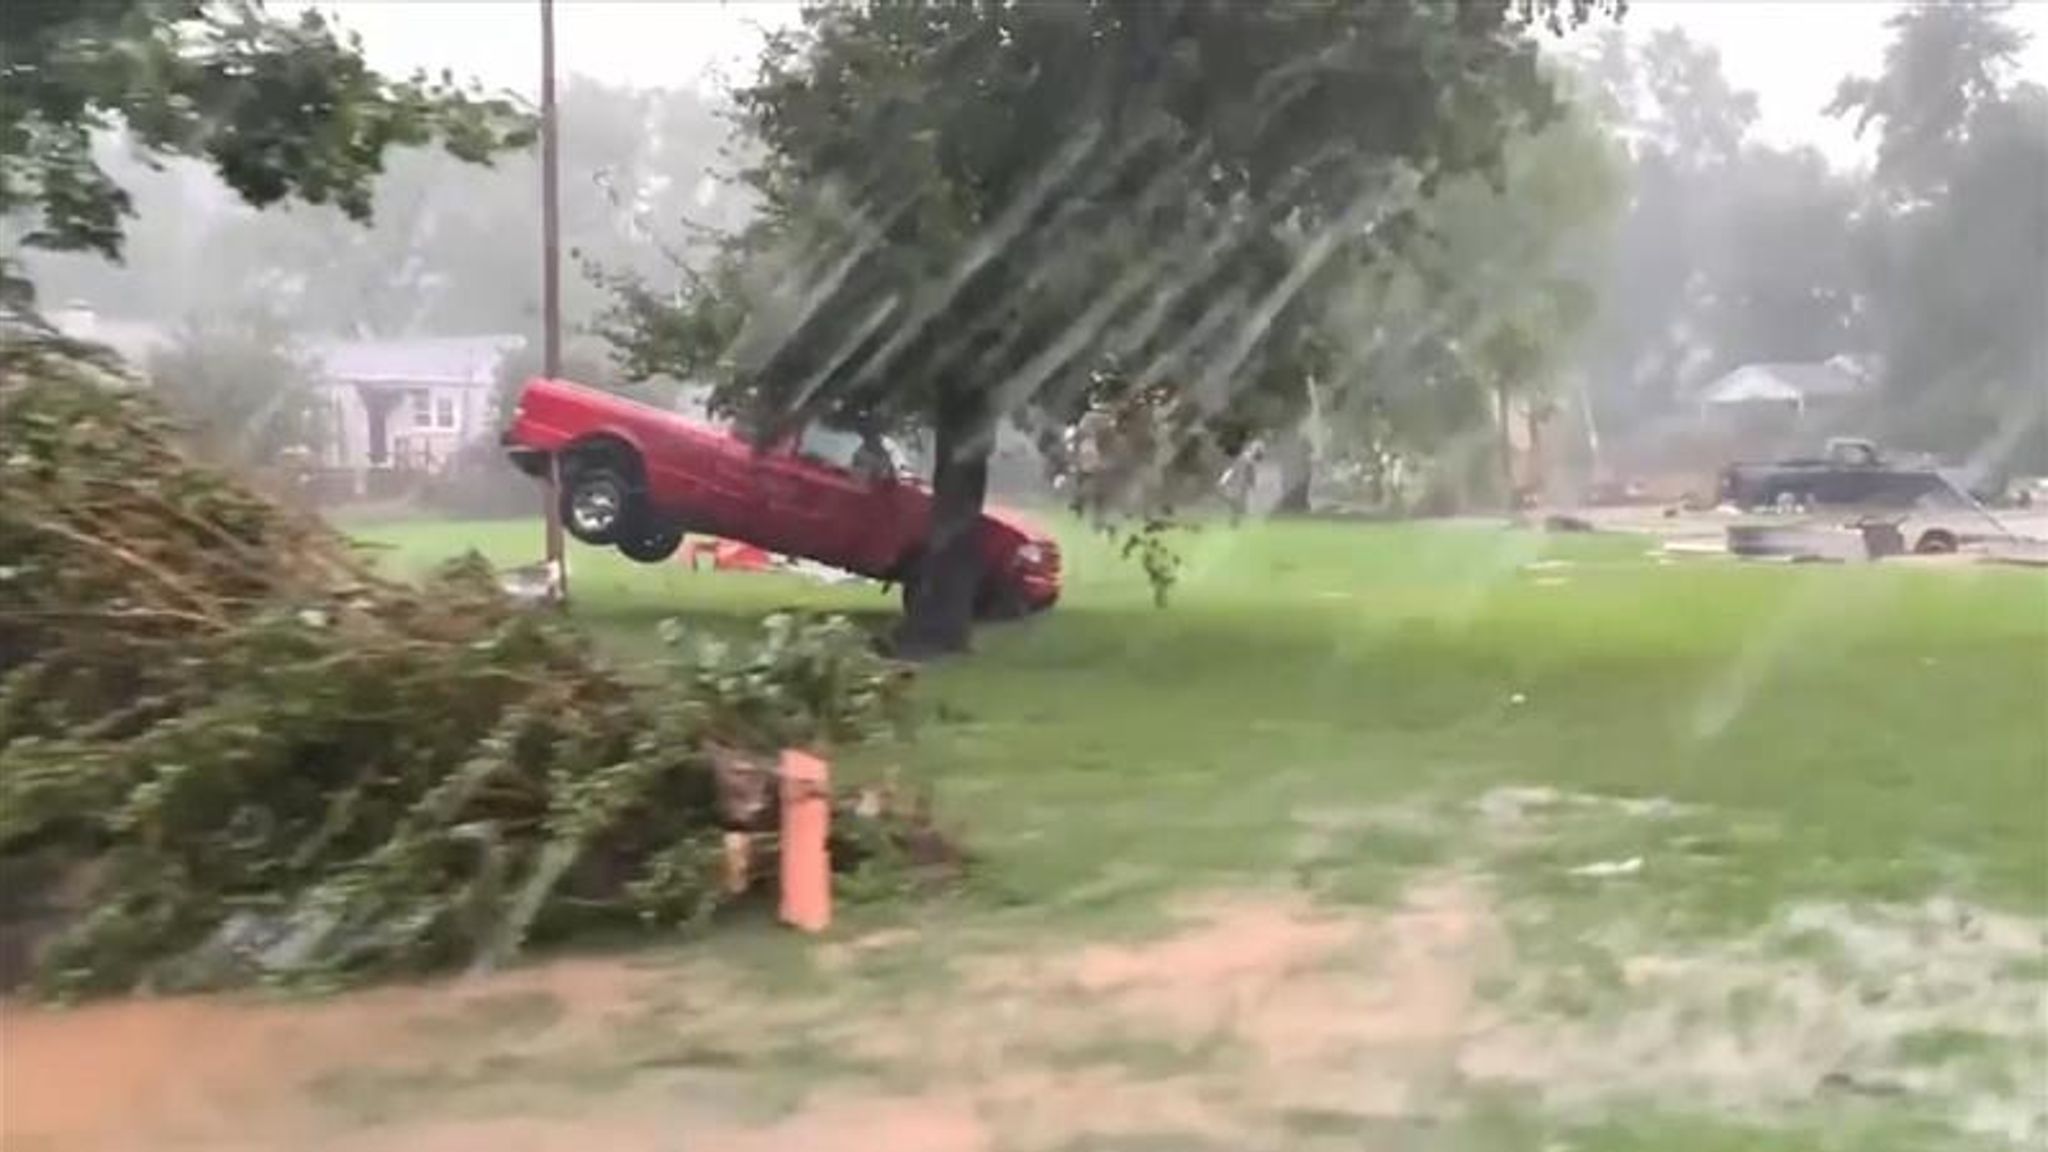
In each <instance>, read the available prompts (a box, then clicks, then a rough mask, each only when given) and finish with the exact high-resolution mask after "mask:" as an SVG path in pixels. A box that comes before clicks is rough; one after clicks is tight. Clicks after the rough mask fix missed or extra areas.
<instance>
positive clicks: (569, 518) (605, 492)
mask: <svg viewBox="0 0 2048 1152" xmlns="http://www.w3.org/2000/svg"><path fill="white" fill-rule="evenodd" d="M632 501H633V489H632V487H631V486H630V485H628V484H627V483H626V478H625V477H624V476H622V475H620V474H619V473H617V472H615V471H613V470H612V469H610V468H605V467H597V468H589V469H579V470H578V471H576V472H575V473H574V474H572V475H571V476H570V477H569V478H568V479H567V480H566V481H564V482H563V484H562V526H563V527H564V528H566V529H568V531H569V535H571V536H574V537H575V538H576V539H578V540H581V541H582V542H584V543H585V544H597V545H604V544H611V543H614V542H616V541H618V540H620V539H621V538H622V537H623V536H624V535H625V534H626V525H627V524H628V523H629V522H631V520H632V519H633V515H632V512H633V509H632Z"/></svg>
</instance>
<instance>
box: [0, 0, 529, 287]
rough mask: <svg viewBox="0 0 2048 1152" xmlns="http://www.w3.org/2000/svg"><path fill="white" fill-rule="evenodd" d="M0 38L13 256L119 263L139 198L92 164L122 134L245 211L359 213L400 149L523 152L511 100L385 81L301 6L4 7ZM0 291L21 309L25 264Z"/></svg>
mask: <svg viewBox="0 0 2048 1152" xmlns="http://www.w3.org/2000/svg"><path fill="white" fill-rule="evenodd" d="M5 28H6V36H5V38H4V40H0V92H4V100H0V219H5V220H6V221H7V222H8V224H9V230H10V232H12V233H13V237H12V239H11V240H10V245H9V246H10V248H13V247H15V246H17V245H18V246H19V247H22V248H39V249H48V250H55V251H91V252H97V253H99V254H101V255H103V256H106V257H108V258H110V259H118V258H119V257H120V255H121V252H122V238H123V235H124V233H125V230H126V227H127V224H128V218H129V217H130V216H131V214H132V208H133V202H132V200H131V197H130V195H129V193H128V192H127V190H126V189H124V188H123V187H122V186H121V185H120V184H118V183H117V182H115V180H114V179H113V178H112V177H111V176H110V175H109V174H108V172H107V170H106V168H105V167H104V166H103V165H102V163H101V160H100V156H99V154H98V153H96V152H95V136H96V134H98V133H101V132H104V131H106V130H109V129H114V128H120V129H122V130H124V131H126V132H127V133H128V134H129V137H130V138H131V139H132V140H133V141H134V143H135V145H136V147H138V148H139V149H141V150H142V151H143V152H144V153H145V154H147V155H150V156H185V157H194V158H198V159H201V160H204V161H205V162H206V164H207V165H208V166H209V167H211V168H212V169H213V170H214V171H216V172H218V173H219V174H220V177H221V179H222V180H224V181H225V182H226V183H227V185H228V187H229V188H231V189H233V190H234V192H235V193H236V194H237V195H239V196H240V197H241V198H242V199H244V200H246V201H247V202H248V203H250V204H252V205H255V206H258V207H263V206H267V205H271V204H276V203H279V202H281V201H284V200H286V199H293V198H295V199H299V200H304V201H307V202H309V203H314V204H332V205H334V206H335V207H336V208H338V209H339V210H341V211H342V212H343V213H345V214H346V215H348V216H349V217H350V218H352V219H356V220H362V219H365V218H367V217H368V216H369V214H370V210H371V206H372V190H373V187H374V184H375V180H376V177H377V176H378V174H379V173H380V172H381V171H382V169H383V164H384V158H385V156H386V154H387V153H388V152H389V151H390V150H391V149H394V148H398V147H403V146H407V145H422V144H427V143H430V142H437V143H439V144H440V145H441V146H443V147H444V148H446V149H447V150H448V152H449V153H450V154H452V155H454V156H458V157H460V158H462V159H464V160H468V161H483V160H486V159H488V158H489V157H490V156H491V155H492V154H494V153H496V152H498V151H501V150H503V149H505V148H508V147H515V146H518V145H520V144H522V143H524V142H525V141H526V140H527V139H529V138H530V134H531V133H530V128H531V126H530V123H529V121H528V119H527V118H526V117H525V116H523V115H521V114H520V113H519V111H518V110H517V109H516V108H514V107H513V106H512V105H511V104H510V103H508V102H506V101H504V100H500V99H486V98H482V97H480V96H478V95H476V94H474V93H472V92H470V91H466V90H463V89H461V88H458V87H457V86H456V85H455V84H454V83H453V82H452V81H451V80H450V79H449V78H448V77H445V76H444V77H442V78H440V79H438V80H436V79H432V78H429V77H426V76H424V75H420V76H414V77H412V78H411V79H408V80H391V79H389V78H386V77H384V76H381V75H379V74H378V73H376V72H375V71H373V70H371V69H370V68H369V67H368V65H366V64H365V63H364V62H363V57H362V49H361V44H360V43H359V42H358V41H357V40H356V39H355V38H353V37H350V36H345V35H343V34H341V33H340V32H338V31H337V30H336V29H335V28H334V27H333V26H332V25H331V24H330V23H329V22H328V20H327V18H326V17H325V16H323V15H321V14H320V13H319V12H317V11H314V10H307V11H305V12H304V13H302V14H301V15H300V16H299V17H298V18H297V19H293V20H286V19H280V18H278V17H276V16H273V15H272V14H270V13H269V12H267V11H265V9H264V8H263V6H262V4H261V3H260V2H259V0H228V2H225V3H212V2H208V0H107V2H94V3H66V4H57V3H50V4H11V5H9V6H8V9H7V15H6V18H5ZM0 260H4V263H0V280H4V281H5V283H6V285H7V286H8V287H9V288H10V289H11V290H12V291H13V292H14V294H15V295H17V296H20V295H22V294H24V293H25V292H26V291H27V288H28V284H27V282H26V280H24V279H23V278H22V277H21V275H20V268H19V257H18V254H17V253H15V252H13V251H10V252H8V253H7V254H6V255H5V256H4V258H0Z"/></svg>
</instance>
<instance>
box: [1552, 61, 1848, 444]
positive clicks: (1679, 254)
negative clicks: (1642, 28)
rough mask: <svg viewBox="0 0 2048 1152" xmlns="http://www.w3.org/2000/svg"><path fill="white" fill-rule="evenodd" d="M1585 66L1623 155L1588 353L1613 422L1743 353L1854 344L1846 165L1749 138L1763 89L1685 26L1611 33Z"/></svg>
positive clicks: (1652, 420)
mask: <svg viewBox="0 0 2048 1152" xmlns="http://www.w3.org/2000/svg"><path fill="white" fill-rule="evenodd" d="M1581 76H1582V77H1583V78H1584V81H1585V82H1586V83H1587V84H1588V85H1589V86H1590V87H1591V88H1592V90H1593V91H1595V92H1597V93H1599V94H1600V99H1599V100H1598V106H1599V107H1600V108H1601V109H1602V110H1603V114H1604V120H1605V123H1606V126H1607V128H1608V130H1609V131H1610V132H1612V133H1613V134H1614V135H1615V136H1616V137H1617V138H1618V139H1619V140H1620V141H1621V142H1622V144H1623V146H1624V147H1625V148H1626V149H1627V156H1628V161H1627V167H1626V180H1625V185H1626V189H1627V194H1626V197H1625V211H1624V212H1623V213H1622V215H1621V218H1620V220H1619V222H1618V225H1617V227H1616V230H1615V232H1614V235H1613V238H1612V242H1611V246H1610V247H1609V249H1608V254H1607V258H1606V260H1605V261H1604V262H1603V267H1602V268H1601V270H1600V273H1599V275H1598V276H1597V278H1596V283H1597V284H1598V286H1599V289H1600V291H1599V295H1600V301H1601V303H1600V308H1599V311H1598V315H1597V318H1596V320H1595V323H1594V327H1593V332H1592V335H1591V337H1590V339H1589V340H1588V342H1587V351H1588V354H1587V356H1586V358H1585V361H1584V366H1585V371H1586V373H1587V376H1588V378H1589V379H1588V384H1589V391H1590V393H1591V396H1592V398H1593V400H1594V402H1595V405H1596V408H1597V411H1598V415H1599V417H1600V420H1601V422H1602V423H1603V424H1606V425H1608V426H1610V428H1611V429H1612V430H1615V431H1618V432H1623V433H1626V432H1628V431H1630V430H1632V429H1635V428H1642V427H1651V426H1655V425H1656V424H1657V423H1658V422H1659V421H1660V420H1662V419H1663V418H1665V417H1667V416H1669V415H1671V414H1672V412H1673V411H1674V410H1676V409H1677V408H1679V407H1680V404H1681V401H1682V399H1683V398H1684V397H1685V396H1686V395H1687V394H1688V393H1689V390H1690V389H1692V388H1693V387H1695V386H1697V385H1699V384H1702V383H1705V382H1707V381H1709V380H1711V379H1713V378H1714V377H1716V376H1718V375H1720V374H1722V373H1724V372H1726V371H1729V370H1730V369H1733V368H1735V367H1738V366H1740V365H1742V364H1747V363H1757V362H1775V361H1820V360H1826V359H1828V358H1829V357H1831V356H1834V355H1837V354H1840V353H1845V352H1851V351H1854V350H1857V349H1858V347H1859V346H1860V343H1861V341H1862V339H1863V333H1862V331H1861V328H1860V325H1861V322H1862V317H1861V310H1860V303H1859V301H1860V295H1861V285H1860V282H1859V279H1860V274H1859V272H1858V269H1857V266H1856V261H1855V247H1854V232H1853V228H1852V217H1853V214H1854V212H1855V210H1856V208H1857V205H1858V196H1857V192H1856V185H1855V182H1854V181H1853V180H1852V179H1851V178H1850V177H1848V176H1847V175H1845V174H1844V173H1841V172H1838V171H1835V170H1834V169H1832V168H1831V167H1830V166H1829V165H1828V164H1827V162H1826V161H1825V160H1824V159H1823V158H1822V157H1821V156H1820V155H1819V154H1818V153H1815V152H1813V151H1811V150H1806V149H1792V150H1787V149H1780V148H1774V147H1771V146H1768V145H1765V144H1763V143H1761V142H1759V141H1758V140H1757V139H1755V136H1754V131H1755V127H1756V122H1757V102H1756V97H1755V95H1754V94H1753V93H1750V92H1746V91H1743V90H1742V89H1739V88H1737V87H1735V86H1734V85H1733V84H1732V83H1731V82H1730V81H1729V80H1728V78H1727V76H1726V75H1725V73H1724V72H1723V71H1722V68H1721V62H1720V58H1719V55H1718V54H1717V53H1716V52H1715V51H1714V50H1713V49H1712V48H1711V47H1709V46H1707V45H1704V44H1701V43H1698V42H1697V41H1694V40H1692V39H1690V38H1689V37H1687V36H1686V35H1685V34H1683V33H1682V32H1679V31H1677V30H1675V29H1663V30H1659V31H1657V32H1655V33H1652V34H1650V35H1649V36H1647V37H1641V38H1630V37H1626V36H1623V35H1622V34H1620V33H1618V32H1617V33H1610V34H1609V35H1607V36H1605V37H1603V38H1602V39H1601V40H1600V41H1598V42H1597V43H1596V45H1595V46H1594V49H1593V51H1592V52H1591V53H1590V54H1589V55H1588V57H1587V58H1586V59H1585V60H1584V61H1583V62H1582V67H1581Z"/></svg>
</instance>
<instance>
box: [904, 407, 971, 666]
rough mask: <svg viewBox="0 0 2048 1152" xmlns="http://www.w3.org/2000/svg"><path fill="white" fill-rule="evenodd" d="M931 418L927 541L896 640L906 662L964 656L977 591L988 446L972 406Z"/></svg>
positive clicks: (947, 410) (942, 409)
mask: <svg viewBox="0 0 2048 1152" xmlns="http://www.w3.org/2000/svg"><path fill="white" fill-rule="evenodd" d="M977 399H978V398H977ZM938 416H939V419H938V421H937V424H938V427H937V429H936V432H937V435H936V436H935V438H934V439H935V443H934V449H935V451H934V452H933V456H934V460H933V462H932V526H931V537H930V540H929V542H928V543H927V544H926V546H925V551H924V555H923V557H922V558H921V559H920V560H919V563H918V570H917V575H916V578H915V582H914V583H913V584H912V585H911V588H912V592H911V594H910V595H909V596H908V597H907V598H906V602H905V605H904V607H905V611H904V614H903V623H902V626H901V627H900V628H899V629H898V631H897V634H896V651H897V654H898V655H900V656H902V657H903V658H905V659H908V660H928V659H932V658H934V657H939V656H949V655H952V654H954V653H958V652H965V651H966V650H967V646H968V637H969V634H970V633H971V631H972V630H973V625H974V598H975V593H976V592H977V591H978V590H979V589H980V587H981V576H982V572H981V568H982V564H981V531H980V529H981V510H982V504H983V503H984V501H985V500H986V499H987V497H988V460H989V450H990V445H991V440H990V438H989V436H988V435H986V432H985V429H984V428H983V424H984V421H983V420H982V419H981V415H980V408H979V404H978V403H976V402H975V401H974V400H968V401H964V402H962V401H955V402H953V403H951V404H945V403H942V404H941V405H940V407H939V413H938Z"/></svg>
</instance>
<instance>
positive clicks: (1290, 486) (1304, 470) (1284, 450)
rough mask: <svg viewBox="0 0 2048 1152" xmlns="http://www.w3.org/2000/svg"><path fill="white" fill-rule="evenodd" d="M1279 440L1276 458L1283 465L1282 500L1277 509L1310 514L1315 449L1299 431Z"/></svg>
mask: <svg viewBox="0 0 2048 1152" xmlns="http://www.w3.org/2000/svg"><path fill="white" fill-rule="evenodd" d="M1277 439H1278V445H1279V451H1277V452H1275V453H1274V457H1275V462H1276V463H1277V464H1278V465H1279V466H1280V502H1279V503H1278V504H1276V505H1275V506H1274V508H1273V511H1274V512H1276V513H1278V514H1280V515H1283V516H1285V515H1298V514H1306V513H1307V512H1308V511H1309V510H1310V509H1309V498H1308V497H1309V487H1310V486H1311V485H1312V484H1314V483H1315V478H1316V471H1315V453H1314V448H1313V446H1312V445H1311V444H1310V443H1309V439H1308V437H1307V436H1304V435H1302V434H1301V433H1300V432H1298V431H1297V432H1290V433H1287V434H1285V435H1282V436H1280V437H1278V438H1277Z"/></svg>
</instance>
